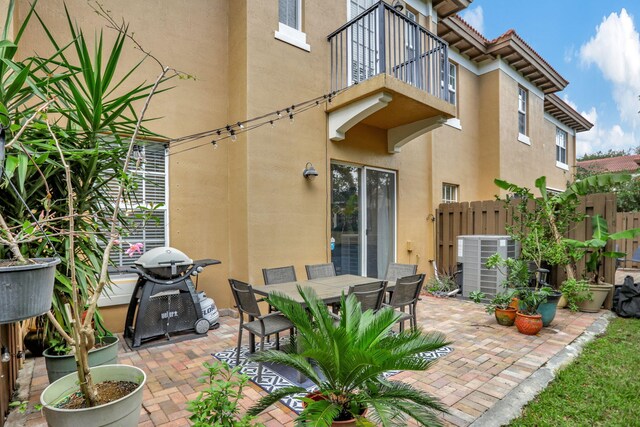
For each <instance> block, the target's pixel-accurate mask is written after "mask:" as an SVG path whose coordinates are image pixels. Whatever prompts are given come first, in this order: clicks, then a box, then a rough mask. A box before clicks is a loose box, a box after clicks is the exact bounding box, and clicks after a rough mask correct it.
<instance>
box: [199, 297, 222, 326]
mask: <svg viewBox="0 0 640 427" xmlns="http://www.w3.org/2000/svg"><path fill="white" fill-rule="evenodd" d="M198 300H199V301H200V308H201V309H202V316H203V317H204V318H205V319H207V321H208V322H209V327H210V328H211V327H213V326H214V325H215V324H217V323H218V318H219V317H220V315H219V314H218V308H217V307H216V303H215V302H213V299H212V298H207V294H205V293H204V292H198Z"/></svg>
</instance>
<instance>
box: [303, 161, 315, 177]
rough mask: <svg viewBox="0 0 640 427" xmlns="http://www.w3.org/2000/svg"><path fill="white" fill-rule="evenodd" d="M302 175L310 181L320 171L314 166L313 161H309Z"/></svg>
mask: <svg viewBox="0 0 640 427" xmlns="http://www.w3.org/2000/svg"><path fill="white" fill-rule="evenodd" d="M302 176H304V177H305V178H306V179H307V180H308V181H313V180H314V179H315V178H316V176H318V171H317V170H316V168H314V167H313V165H312V164H311V162H307V164H306V166H305V167H304V170H303V171H302Z"/></svg>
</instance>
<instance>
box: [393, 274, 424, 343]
mask: <svg viewBox="0 0 640 427" xmlns="http://www.w3.org/2000/svg"><path fill="white" fill-rule="evenodd" d="M423 283H424V274H416V275H413V276H406V277H401V278H399V279H398V280H396V285H395V287H394V289H393V294H391V298H390V299H389V303H388V304H384V305H385V306H389V307H392V308H393V309H395V310H396V312H397V313H399V314H400V315H401V316H400V319H398V322H399V323H400V332H402V331H403V330H404V322H405V321H406V320H409V321H410V324H411V328H412V329H415V328H417V325H418V319H417V305H418V297H419V295H420V290H421V289H422V284H423ZM405 307H409V312H405V311H404V308H405Z"/></svg>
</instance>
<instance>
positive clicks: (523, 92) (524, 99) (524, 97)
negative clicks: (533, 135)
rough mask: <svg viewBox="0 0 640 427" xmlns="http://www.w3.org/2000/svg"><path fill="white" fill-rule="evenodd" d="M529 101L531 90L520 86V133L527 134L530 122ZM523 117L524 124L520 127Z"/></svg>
mask: <svg viewBox="0 0 640 427" xmlns="http://www.w3.org/2000/svg"><path fill="white" fill-rule="evenodd" d="M528 102H529V91H527V89H525V88H524V87H522V86H518V134H519V135H523V136H527V134H528V131H529V129H528V127H529V126H528V123H527V109H528V108H527V104H528ZM521 116H522V117H523V120H522V126H523V128H521V127H520V117H521Z"/></svg>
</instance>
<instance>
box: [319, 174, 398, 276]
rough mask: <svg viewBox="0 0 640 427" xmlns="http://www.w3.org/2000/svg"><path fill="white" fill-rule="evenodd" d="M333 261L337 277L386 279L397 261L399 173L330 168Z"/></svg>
mask: <svg viewBox="0 0 640 427" xmlns="http://www.w3.org/2000/svg"><path fill="white" fill-rule="evenodd" d="M331 190H332V191H331V195H332V197H331V238H332V242H333V243H332V251H331V260H332V261H333V263H334V265H335V266H336V270H337V272H338V274H358V275H363V276H368V277H384V275H385V274H386V271H387V266H388V265H389V263H390V262H392V261H393V260H394V259H395V251H396V248H395V241H396V174H395V172H393V171H388V170H382V169H374V168H368V167H361V166H354V165H348V164H342V163H333V164H332V165H331Z"/></svg>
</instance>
